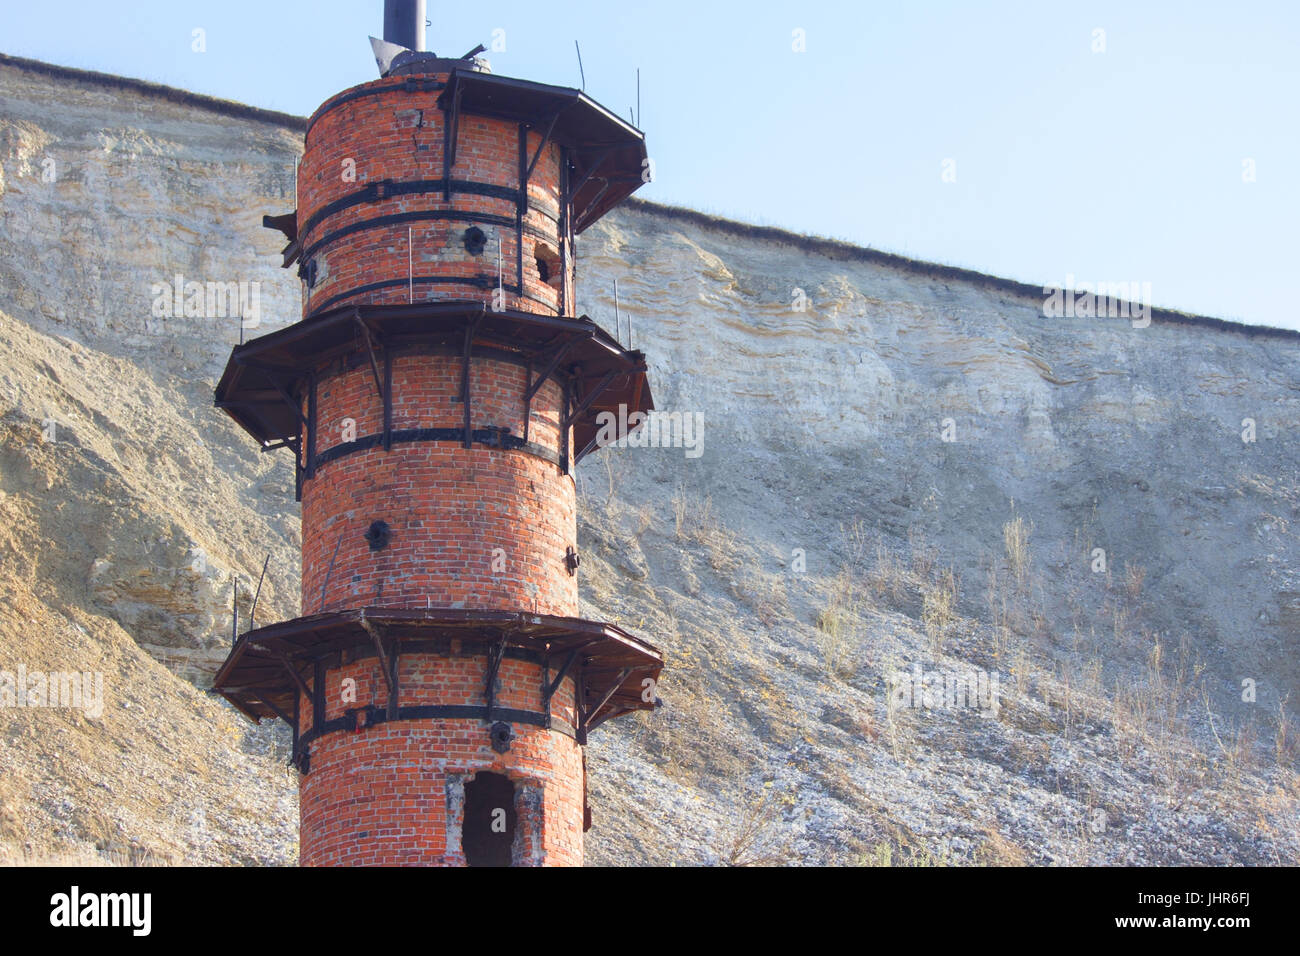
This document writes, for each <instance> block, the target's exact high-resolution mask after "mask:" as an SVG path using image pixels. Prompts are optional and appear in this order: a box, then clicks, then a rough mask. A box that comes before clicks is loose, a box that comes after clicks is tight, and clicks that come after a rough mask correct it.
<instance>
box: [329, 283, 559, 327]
mask: <svg viewBox="0 0 1300 956" xmlns="http://www.w3.org/2000/svg"><path fill="white" fill-rule="evenodd" d="M408 284H409V285H468V286H473V287H474V288H475V289H483V290H484V291H489V290H491V289H495V288H496V287H497V284H496V282H494V281H493V280H492V277H491V276H484V275H478V276H412V277H410V278H409V279H385V280H383V281H382V282H370V283H367V284H366V285H359V286H355V287H353V288H351V289H348V290H347V291H346V292H340V293H339V294H338V295H335V296H331V297H330V298H328V299H326V300H325V301H324V302H322V303H321V304H319V305H317V304H316V303H314V302H313V303H311V310H310V312H309V313H308V315H307V318H308V319H310V318H311V317H312V316H315V315H317V314H318V313H321V312H327V311H329V309H330V308H331V307H333V306H334V305H336V304H338V303H339V302H342V301H343V300H344V299H350V298H352V297H353V296H357V295H362V294H364V293H366V292H376V291H378V290H380V289H394V288H397V287H398V286H405V285H408ZM502 288H504V289H505V291H507V292H509V293H510V294H512V295H522V296H523V297H524V298H525V299H528V300H529V301H532V302H536V303H537V304H538V305H540V306H543V307H545V308H546V309H548V310H550V311H551V312H554V313H555V314H556V315H560V314H561V313H559V312H558V311H557V310H556V308H555V306H554V305H552V304H551V303H550V302H543V301H542V300H541V299H538V298H537V297H536V296H532V295H529V294H528V293H527V292H522V293H521V292H520V291H519V287H518V286H517V285H515V284H514V283H513V282H507V283H504V284H503V286H502ZM309 301H310V300H309ZM357 304H358V305H373V304H374V303H369V302H360V303H357ZM401 304H402V305H406V303H405V302H403V303H401ZM416 304H417V305H419V304H420V303H416ZM304 321H305V320H304Z"/></svg>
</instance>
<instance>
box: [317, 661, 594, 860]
mask: <svg viewBox="0 0 1300 956" xmlns="http://www.w3.org/2000/svg"><path fill="white" fill-rule="evenodd" d="M476 650H477V648H476V647H474V646H471V645H466V647H465V648H462V649H460V651H458V652H457V653H454V654H453V655H452V656H449V657H444V656H438V655H432V654H419V655H406V656H403V657H401V658H399V660H398V673H399V686H400V688H401V701H400V702H401V704H402V706H415V705H426V704H475V705H482V703H483V697H482V693H483V683H484V680H485V676H486V667H487V658H486V656H485V655H483V654H478V653H475V651H476ZM347 678H351V679H352V680H355V681H356V702H355V703H353V702H344V700H343V688H344V683H343V682H344V680H345V679H347ZM498 680H499V691H498V693H497V703H499V704H500V705H501V706H502V707H511V708H517V709H520V710H529V711H541V710H543V706H542V695H541V683H542V669H541V668H540V667H539V666H538V665H536V664H533V663H531V662H528V661H522V660H514V659H511V658H506V659H504V660H503V661H502V662H501V668H500V672H499V678H498ZM325 690H326V694H325V700H326V711H325V716H326V719H327V720H332V719H334V718H336V717H342V716H344V715H345V713H346V711H347V710H348V709H350V708H353V707H360V708H364V707H365V706H366V705H367V704H371V705H374V706H376V707H382V706H384V705H386V703H387V700H388V696H387V695H388V689H387V684H386V683H385V682H384V679H383V676H382V674H381V673H380V669H379V663H378V661H377V660H376V659H375V658H373V657H369V658H362V659H360V660H357V661H353V662H351V663H349V664H346V665H344V666H343V667H342V668H340V669H337V670H333V671H331V672H330V673H329V674H328V675H327V678H326V681H325ZM299 707H300V713H301V714H302V715H303V731H304V732H305V731H306V730H308V729H310V727H311V704H310V702H308V701H307V699H306V698H305V697H304V698H302V699H301V700H300V702H299ZM551 712H552V714H553V715H555V717H557V718H559V719H562V720H564V721H567V722H570V723H571V722H572V721H573V720H574V710H573V682H572V681H571V680H569V679H567V678H566V679H565V680H564V682H563V684H562V686H561V688H560V689H559V690H558V691H557V692H556V694H555V697H554V698H553V699H552V701H551ZM513 729H514V732H515V738H514V740H513V741H511V744H510V750H509V751H508V752H507V753H505V754H498V753H496V752H495V751H494V750H492V748H491V746H490V742H489V739H488V725H486V724H484V723H482V722H480V721H476V720H421V721H397V722H393V723H383V724H377V725H375V726H372V727H365V728H362V729H360V730H358V731H356V732H355V733H351V732H348V731H336V732H333V733H329V734H325V735H324V736H322V737H320V738H318V739H317V740H315V741H313V742H312V743H311V745H310V746H311V772H310V773H309V774H307V775H305V776H302V777H300V778H299V820H300V843H299V851H298V852H299V861H300V862H301V863H302V865H304V866H330V865H387V866H393V865H408V866H416V865H425V866H428V865H435V866H436V865H452V866H455V865H463V864H464V862H465V861H464V855H463V853H462V852H461V849H460V845H459V841H458V839H457V837H458V834H459V820H458V819H456V817H457V813H458V811H459V809H460V807H459V805H458V804H457V803H456V802H455V791H456V788H457V786H463V782H464V780H465V779H466V778H469V777H472V775H473V774H474V773H477V772H478V771H481V770H490V771H493V772H496V773H500V774H504V775H505V776H507V777H509V778H510V779H511V780H512V781H513V782H514V783H515V789H516V809H517V811H518V824H517V829H518V832H519V835H518V836H517V838H516V845H517V846H520V847H521V849H522V851H523V852H522V854H521V857H520V858H519V859H518V862H520V863H524V864H543V863H544V864H545V865H547V866H577V865H581V863H582V810H583V793H582V790H583V772H582V752H581V748H580V747H579V746H578V745H577V743H576V742H575V741H574V740H573V738H572V737H569V736H567V735H566V734H564V733H562V732H561V731H559V730H555V729H552V730H545V729H543V728H540V727H535V726H530V725H523V724H514V725H513ZM449 784H450V785H451V786H450V791H451V792H450V793H449ZM524 788H532V789H533V791H534V792H535V793H539V794H540V795H541V800H540V805H541V806H540V810H539V809H537V807H536V802H534V803H532V804H530V803H529V801H527V800H521V799H520V796H521V791H522V790H523V789H524ZM449 809H450V811H451V815H452V818H451V819H450V820H449V816H448V813H449ZM449 824H450V825H449ZM449 844H450V845H449Z"/></svg>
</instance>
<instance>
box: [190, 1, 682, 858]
mask: <svg viewBox="0 0 1300 956" xmlns="http://www.w3.org/2000/svg"><path fill="white" fill-rule="evenodd" d="M423 32H424V4H423V3H422V2H409V0H408V2H393V0H389V2H388V3H387V5H386V9H385V39H384V41H378V40H375V41H373V43H374V45H375V52H376V58H377V60H378V61H379V64H380V72H381V74H382V75H381V78H380V79H378V80H375V81H373V82H370V83H363V84H362V85H360V86H357V87H354V88H352V89H350V90H346V91H344V92H342V93H339V94H338V95H337V96H334V97H332V98H331V99H329V100H327V101H326V102H325V104H324V105H323V106H321V107H320V109H318V110H317V111H316V113H315V115H313V116H312V117H311V119H310V120H309V122H308V126H307V133H306V146H305V150H304V153H303V156H302V160H301V164H300V166H299V170H298V195H297V204H298V205H297V209H296V211H294V212H290V213H288V214H286V215H282V216H275V217H271V216H268V217H266V219H265V222H266V224H267V225H268V226H270V227H272V228H275V229H279V230H280V231H282V232H283V233H284V234H285V235H286V236H287V237H288V240H289V244H288V246H287V247H286V248H285V251H284V264H285V266H286V267H287V266H290V265H292V264H294V263H296V264H297V267H298V275H299V276H300V278H301V280H302V289H303V317H302V321H300V322H297V323H295V324H294V325H291V326H288V327H286V328H283V329H280V330H278V331H276V332H273V333H271V334H269V335H265V336H262V337H260V338H257V339H253V340H250V341H249V342H247V343H245V344H242V345H240V346H238V347H237V348H235V349H234V350H233V352H232V354H231V357H230V361H229V364H228V365H227V366H226V369H225V373H224V374H223V375H222V378H221V381H220V383H219V384H218V386H217V389H216V404H217V406H218V407H219V408H221V409H223V410H225V411H226V412H227V413H228V414H229V415H230V416H231V417H232V418H234V419H235V421H237V422H238V423H239V424H240V425H241V426H242V427H243V428H244V429H245V430H246V431H247V432H249V434H251V435H252V436H253V437H254V438H256V439H257V441H258V442H259V443H260V445H261V446H262V448H263V449H264V450H266V449H270V448H289V449H291V450H292V452H293V454H294V456H295V461H296V472H297V482H296V485H297V496H298V499H299V500H300V501H301V502H302V611H301V613H302V615H303V616H302V617H298V618H295V619H294V620H291V621H284V622H281V623H278V624H271V625H268V626H264V627H259V628H257V629H255V630H250V631H248V632H246V633H244V634H243V635H241V636H239V637H238V638H237V640H236V642H235V645H234V647H233V649H232V650H231V653H230V656H229V657H228V658H227V660H226V662H225V664H224V665H223V666H222V668H221V670H220V672H219V673H218V675H217V677H216V680H215V681H214V689H215V690H216V691H218V692H219V693H221V694H222V695H223V696H224V697H225V698H226V699H227V700H229V701H230V702H231V703H232V704H233V705H234V706H235V707H237V708H238V709H239V710H240V711H242V712H243V713H244V714H246V715H247V716H249V717H250V718H252V719H253V720H260V719H261V718H263V717H271V718H279V719H282V720H284V721H286V722H287V723H288V724H289V725H290V727H291V728H292V729H293V760H294V763H295V765H296V766H297V768H298V770H299V798H300V833H299V843H300V850H299V858H300V861H301V863H302V864H304V865H355V864H381V865H393V864H399V865H466V864H469V865H479V864H484V865H502V864H511V863H513V864H515V865H566V864H568V865H572V864H580V863H581V862H582V843H583V832H584V831H585V830H586V829H587V828H589V827H590V825H591V815H590V811H589V810H588V808H587V800H586V792H587V786H586V766H585V760H584V756H583V745H584V744H585V743H586V739H587V734H588V733H590V732H591V730H592V729H594V728H595V727H596V726H597V725H599V724H600V723H602V722H603V721H605V720H607V719H609V718H610V717H617V716H619V715H621V714H625V713H628V712H630V711H633V710H639V709H651V708H653V707H654V705H655V702H656V699H655V695H654V687H655V681H656V679H657V678H658V675H659V671H660V668H661V666H662V658H661V656H660V654H659V652H658V651H657V650H656V649H655V648H654V647H653V646H651V645H649V644H647V643H645V642H644V641H641V640H639V639H637V638H635V637H633V636H632V635H630V634H628V633H627V632H625V631H623V630H621V629H620V628H618V627H616V626H614V625H613V624H607V623H601V622H597V621H589V620H584V619H582V618H580V617H578V616H577V615H578V585H577V576H576V571H577V566H578V555H577V530H576V516H575V488H574V481H573V477H572V470H573V466H574V464H575V463H576V462H577V461H579V460H581V458H582V457H583V456H584V455H585V454H587V453H588V452H590V451H591V450H592V449H593V448H595V447H596V444H597V439H596V436H597V433H598V429H597V425H596V420H597V416H598V415H599V414H600V413H601V412H602V411H610V412H616V411H617V409H618V408H619V406H620V405H625V406H627V408H628V410H629V411H648V410H649V409H650V408H652V407H653V406H652V402H651V397H650V389H649V386H648V385H647V383H646V374H645V373H646V365H645V356H644V355H643V354H642V353H641V352H637V351H632V350H630V349H626V348H624V347H623V346H622V345H621V344H620V342H619V341H617V339H616V338H615V337H614V336H611V335H610V334H609V333H608V332H606V331H605V330H604V329H602V328H601V327H600V326H598V325H596V324H595V323H594V322H593V321H591V320H590V319H589V318H587V317H586V316H578V317H575V316H573V314H572V313H573V309H574V280H575V269H574V237H575V235H576V234H577V233H579V232H581V231H582V230H583V229H585V228H586V227H587V226H589V225H591V224H592V223H593V222H595V221H596V220H597V219H598V218H600V217H601V216H602V215H604V213H605V212H607V211H608V210H609V209H610V208H611V207H613V206H614V205H615V204H617V203H618V202H620V201H621V200H623V199H624V198H626V197H627V196H628V195H629V194H631V193H632V192H633V191H634V190H635V189H636V188H637V187H638V186H640V185H641V182H642V168H643V161H644V160H645V157H646V151H645V140H644V137H643V136H642V134H641V133H640V132H639V131H638V130H636V129H635V128H633V127H632V126H630V125H628V124H627V123H625V122H624V121H623V120H621V119H619V118H618V117H617V116H615V115H614V114H612V113H610V112H609V111H608V110H606V109H604V108H603V107H601V106H600V105H599V104H597V103H595V102H594V101H593V100H591V99H589V98H588V97H587V96H586V95H584V94H583V93H582V92H581V91H579V90H574V89H567V88H563V87H556V86H546V85H543V84H540V83H531V82H527V81H523V80H516V79H509V78H506V77H500V76H494V75H492V74H491V73H490V72H488V69H487V65H486V64H485V63H484V62H482V61H481V60H477V59H475V56H476V54H477V53H478V52H480V51H481V50H482V48H481V47H479V48H478V49H476V50H475V51H472V52H471V53H470V54H467V55H466V56H465V57H462V58H460V59H446V58H440V57H438V56H436V55H434V54H432V53H425V52H423V46H424V44H423ZM614 418H615V419H616V420H618V421H626V418H627V416H626V415H624V416H618V415H617V414H615V416H614Z"/></svg>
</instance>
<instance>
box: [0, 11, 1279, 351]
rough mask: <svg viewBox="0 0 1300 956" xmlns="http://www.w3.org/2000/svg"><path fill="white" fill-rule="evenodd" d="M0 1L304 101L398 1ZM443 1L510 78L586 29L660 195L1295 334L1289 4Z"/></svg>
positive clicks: (446, 41) (254, 99)
mask: <svg viewBox="0 0 1300 956" xmlns="http://www.w3.org/2000/svg"><path fill="white" fill-rule="evenodd" d="M0 3H3V6H4V10H3V16H2V18H0V51H3V52H5V53H9V54H14V55H18V56H26V57H33V58H36V59H41V60H46V61H49V62H52V63H58V64H62V65H66V66H73V67H81V68H85V69H93V70H101V71H105V72H110V73H118V74H123V75H127V76H134V77H140V78H142V79H147V80H152V81H154V82H158V83H164V84H167V85H169V86H176V87H181V88H184V89H188V90H194V91H196V92H200V93H208V94H212V95H215V96H220V97H223V98H226V99H232V100H238V101H241V102H244V103H249V104H252V105H255V106H261V107H266V108H270V109H276V110H282V111H284V112H289V113H297V114H304V115H305V114H308V113H310V112H311V111H312V110H314V109H315V108H316V106H318V105H319V104H320V103H321V102H322V101H323V100H324V99H326V98H327V97H328V96H330V95H331V94H333V93H335V92H337V91H338V90H341V89H344V88H346V87H348V86H352V85H354V84H356V83H360V82H364V81H366V80H368V79H371V78H373V77H374V76H376V75H377V73H376V70H375V66H374V61H373V58H372V57H371V54H370V48H369V44H368V43H367V40H366V38H367V36H368V35H370V34H372V33H373V34H379V33H380V32H381V30H382V8H383V3H382V0H348V2H343V0H319V2H313V3H307V2H297V0H284V2H266V0H263V2H257V3H254V2H251V0H222V2H219V3H214V2H177V0H117V2H104V0H60V2H48V0H47V2H43V3H26V2H19V0H0ZM429 7H430V19H431V20H432V21H433V25H432V27H431V28H430V30H429V47H430V48H431V49H433V50H436V51H438V52H439V53H443V54H446V55H451V56H458V55H460V54H461V53H464V52H466V51H467V50H469V49H470V48H471V47H472V46H474V44H475V43H478V42H483V43H488V44H490V43H491V41H492V36H493V30H494V29H498V28H499V29H502V30H504V31H505V34H504V36H505V45H506V49H505V51H504V52H494V53H490V54H489V58H490V60H491V62H492V68H493V71H494V72H496V73H503V74H506V75H510V76H519V77H524V78H527V79H533V80H539V81H542V82H549V83H558V84H564V85H571V86H576V85H578V82H579V77H578V66H577V59H576V57H575V55H574V49H573V41H574V40H575V39H576V40H578V41H579V43H580V44H581V46H582V58H583V65H584V67H585V69H586V80H587V82H586V88H587V92H588V93H590V94H591V95H593V96H594V97H595V98H596V99H598V100H600V101H601V102H602V103H604V104H605V105H606V106H608V107H610V108H611V109H614V110H616V111H618V112H620V113H622V114H624V115H626V114H627V111H628V107H629V106H631V105H632V104H633V103H634V102H635V99H636V74H635V69H636V68H637V67H638V66H639V67H640V68H641V88H642V96H641V106H642V113H641V120H642V122H641V125H642V127H643V128H644V129H645V131H646V134H647V139H648V142H649V147H650V154H651V156H652V157H653V158H654V159H655V163H656V172H657V180H656V182H654V183H652V184H651V185H649V186H648V187H645V188H643V189H642V190H641V192H640V193H639V195H642V196H644V197H645V198H647V199H651V200H655V201H659V202H666V203H673V204H677V205H683V206H690V207H693V208H696V209H700V210H704V211H707V212H711V213H716V214H720V215H724V216H728V217H732V218H737V219H741V220H745V221H749V222H756V223H761V224H766V225H776V226H782V227H785V228H789V229H793V230H796V231H799V232H809V233H814V234H819V235H828V236H833V237H836V238H841V239H846V240H848V241H850V242H854V243H857V244H860V245H869V246H872V247H875V248H878V249H884V250H888V251H892V252H899V253H903V254H905V255H909V256H913V257H916V258H920V259H926V260H931V261H935V262H943V263H950V264H953V265H960V266H965V267H969V268H973V269H978V270H980V271H983V272H989V273H993V274H995V275H1001V276H1007V277H1011V278H1015V279H1021V280H1024V281H1027V282H1031V283H1035V284H1039V285H1042V284H1062V283H1064V282H1065V281H1066V277H1067V275H1073V276H1074V277H1075V278H1076V280H1079V281H1088V282H1096V281H1109V282H1119V281H1131V282H1149V283H1151V297H1152V299H1153V300H1154V301H1155V303H1156V304H1157V305H1162V306H1169V307H1173V308H1180V309H1185V310H1187V311H1191V312H1199V313H1204V314H1209V315H1215V316H1220V317H1223V318H1231V319H1238V320H1241V321H1246V322H1252V323H1258V324H1265V325H1279V326H1285V327H1288V328H1300V308H1298V307H1297V305H1296V301H1295V296H1294V294H1293V287H1294V280H1295V276H1296V274H1297V271H1298V270H1297V256H1298V254H1300V241H1298V240H1297V228H1298V227H1300V223H1298V222H1297V213H1298V212H1300V115H1298V114H1300V107H1298V105H1297V104H1298V102H1300V4H1298V3H1295V2H1291V3H1285V2H1278V3H1272V4H1269V3H1259V4H1253V3H1243V2H1234V3H1228V4H1225V3H1220V4H1210V3H1195V2H1168V3H1137V2H1119V3H1110V2H1091V3H1058V2H1054V0H1049V2H1042V0H1037V2H1026V3H1013V2H1004V3H997V4H987V5H978V6H977V5H976V4H972V3H955V2H954V3H937V2H934V3H929V2H888V3H886V2H879V3H868V2H846V3H818V2H804V3H790V2H766V0H758V2H753V3H727V2H707V3H706V2H701V0H638V2H614V0H609V2H599V0H593V2H579V3H538V2H536V0H531V2H527V3H520V2H509V3H483V2H464V3H456V4H452V3H443V2H438V0H431V2H430V4H429ZM196 28H201V29H203V30H204V31H205V39H206V47H207V49H206V52H204V53H195V52H194V51H193V50H192V45H193V41H192V32H193V31H194V30H195V29H196ZM796 29H799V30H802V31H804V36H805V37H806V41H805V42H806V50H805V52H795V51H794V49H793V48H792V47H793V45H794V40H793V36H794V34H793V31H795V30H796ZM1098 29H1100V30H1104V31H1105V34H1104V42H1105V51H1104V52H1094V50H1093V47H1094V45H1095V44H1096V40H1097V36H1096V35H1095V34H1094V31H1095V30H1098ZM2 110H3V104H0V111H2ZM945 160H953V161H954V164H953V166H952V167H951V168H952V169H953V170H954V171H955V174H956V181H955V182H944V181H943V172H944V161H945ZM1248 160H1249V161H1253V167H1254V176H1255V181H1254V182H1245V181H1243V169H1244V167H1243V163H1244V162H1245V161H1248Z"/></svg>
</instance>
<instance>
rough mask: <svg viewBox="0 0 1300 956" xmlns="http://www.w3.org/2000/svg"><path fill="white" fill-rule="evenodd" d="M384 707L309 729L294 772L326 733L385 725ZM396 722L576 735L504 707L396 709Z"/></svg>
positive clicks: (560, 722)
mask: <svg viewBox="0 0 1300 956" xmlns="http://www.w3.org/2000/svg"><path fill="white" fill-rule="evenodd" d="M360 713H365V715H366V717H365V721H364V723H363V724H361V725H358V722H357V715H358V714H360ZM392 719H393V718H390V717H389V716H388V708H387V707H376V706H374V705H373V704H367V705H366V706H365V707H354V708H352V709H350V710H348V711H347V712H346V713H345V715H344V716H342V717H335V718H334V719H333V720H327V721H324V722H323V723H321V724H320V725H319V726H313V727H312V728H311V730H309V731H307V732H306V733H305V734H302V735H301V736H300V737H299V738H298V747H297V749H296V751H295V752H294V754H293V762H294V764H295V765H296V766H297V767H298V769H299V770H300V771H301V772H302V773H303V774H307V773H310V772H311V750H310V747H311V744H312V743H314V742H315V741H316V740H319V739H320V738H321V737H324V736H325V735H326V734H332V733H338V732H339V731H348V732H350V733H356V732H357V731H358V730H365V729H366V728H369V727H371V726H372V725H377V724H386V723H389V722H390V720H392ZM396 719H397V720H477V721H479V722H480V723H484V724H493V723H496V722H497V721H498V720H501V721H505V722H507V723H511V724H524V725H527V726H530V727H540V728H541V729H542V730H552V731H555V732H556V733H558V734H564V736H566V737H569V738H572V739H573V740H575V741H576V740H577V739H578V735H577V732H576V731H575V730H574V729H573V728H572V727H571V726H569V723H568V721H566V720H564V719H563V718H561V717H557V716H555V715H554V714H549V715H548V714H543V713H540V712H538V711H535V710H512V709H510V708H507V707H495V706H494V707H492V708H491V713H490V715H489V708H488V706H487V705H486V704H417V705H413V706H407V707H399V708H397V717H396Z"/></svg>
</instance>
